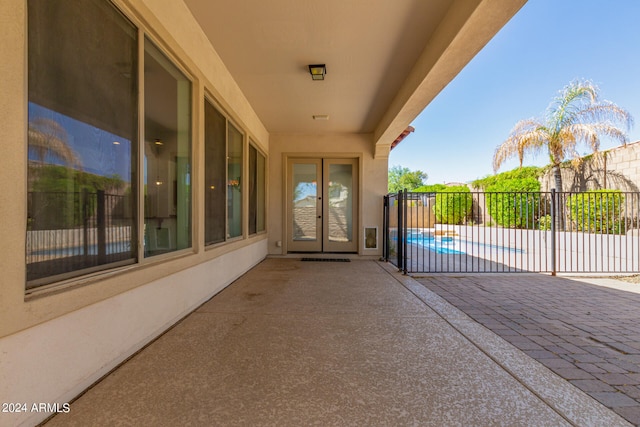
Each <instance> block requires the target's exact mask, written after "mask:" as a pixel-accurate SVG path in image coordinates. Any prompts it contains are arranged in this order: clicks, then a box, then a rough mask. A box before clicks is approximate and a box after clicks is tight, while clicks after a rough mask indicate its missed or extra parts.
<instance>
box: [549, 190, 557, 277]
mask: <svg viewBox="0 0 640 427" xmlns="http://www.w3.org/2000/svg"><path fill="white" fill-rule="evenodd" d="M556 197H557V193H556V189H555V188H552V189H551V275H552V276H555V275H556V258H557V253H556V216H557V215H558V206H557V202H558V201H557V199H556Z"/></svg>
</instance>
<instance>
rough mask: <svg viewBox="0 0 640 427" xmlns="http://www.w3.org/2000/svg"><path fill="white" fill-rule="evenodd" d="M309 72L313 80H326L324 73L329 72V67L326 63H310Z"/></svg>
mask: <svg viewBox="0 0 640 427" xmlns="http://www.w3.org/2000/svg"><path fill="white" fill-rule="evenodd" d="M309 73H310V74H311V79H312V80H324V75H325V74H327V67H326V66H325V65H324V64H313V65H309Z"/></svg>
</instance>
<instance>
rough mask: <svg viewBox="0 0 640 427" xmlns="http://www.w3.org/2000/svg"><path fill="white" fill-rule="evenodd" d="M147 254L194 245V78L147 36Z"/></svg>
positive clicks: (145, 173)
mask: <svg viewBox="0 0 640 427" xmlns="http://www.w3.org/2000/svg"><path fill="white" fill-rule="evenodd" d="M144 50H145V54H144V65H145V66H144V85H145V91H144V93H145V99H144V111H145V146H144V196H145V197H144V253H145V256H152V255H157V254H161V253H165V252H171V251H175V250H178V249H184V248H188V247H190V246H191V160H190V159H191V134H190V128H191V82H190V81H189V80H188V79H187V78H186V77H185V75H184V74H182V73H181V72H180V71H179V70H178V69H177V68H176V66H175V65H173V64H172V63H171V62H170V61H169V60H168V59H167V57H166V56H164V54H162V53H161V52H160V50H159V49H158V48H157V47H155V46H154V45H153V44H152V43H151V42H150V41H149V40H145V47H144Z"/></svg>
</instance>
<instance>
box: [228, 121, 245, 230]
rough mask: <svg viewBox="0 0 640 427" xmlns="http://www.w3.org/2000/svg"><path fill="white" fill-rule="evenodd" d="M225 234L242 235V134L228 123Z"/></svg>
mask: <svg viewBox="0 0 640 427" xmlns="http://www.w3.org/2000/svg"><path fill="white" fill-rule="evenodd" d="M227 138H228V139H227V235H228V237H230V238H232V237H238V236H242V145H243V135H242V134H241V133H240V131H239V130H238V129H236V128H235V127H234V126H233V125H232V124H231V123H228V136H227Z"/></svg>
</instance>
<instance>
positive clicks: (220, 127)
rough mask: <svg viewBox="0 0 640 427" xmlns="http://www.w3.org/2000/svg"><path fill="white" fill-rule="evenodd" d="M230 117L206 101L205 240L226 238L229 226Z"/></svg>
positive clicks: (218, 240) (215, 241)
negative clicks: (227, 218) (227, 211)
mask: <svg viewBox="0 0 640 427" xmlns="http://www.w3.org/2000/svg"><path fill="white" fill-rule="evenodd" d="M226 134H227V119H226V118H225V117H224V116H223V115H222V113H220V112H219V111H218V110H216V109H215V107H214V106H213V105H211V103H210V102H209V101H207V100H205V102H204V165H205V166H204V180H205V188H204V191H205V193H204V206H205V215H204V229H205V244H207V245H210V244H213V243H219V242H223V241H224V240H225V237H226V236H225V234H226V233H225V230H226V205H225V203H226V199H227V192H226V185H225V184H226V180H227V138H226Z"/></svg>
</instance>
